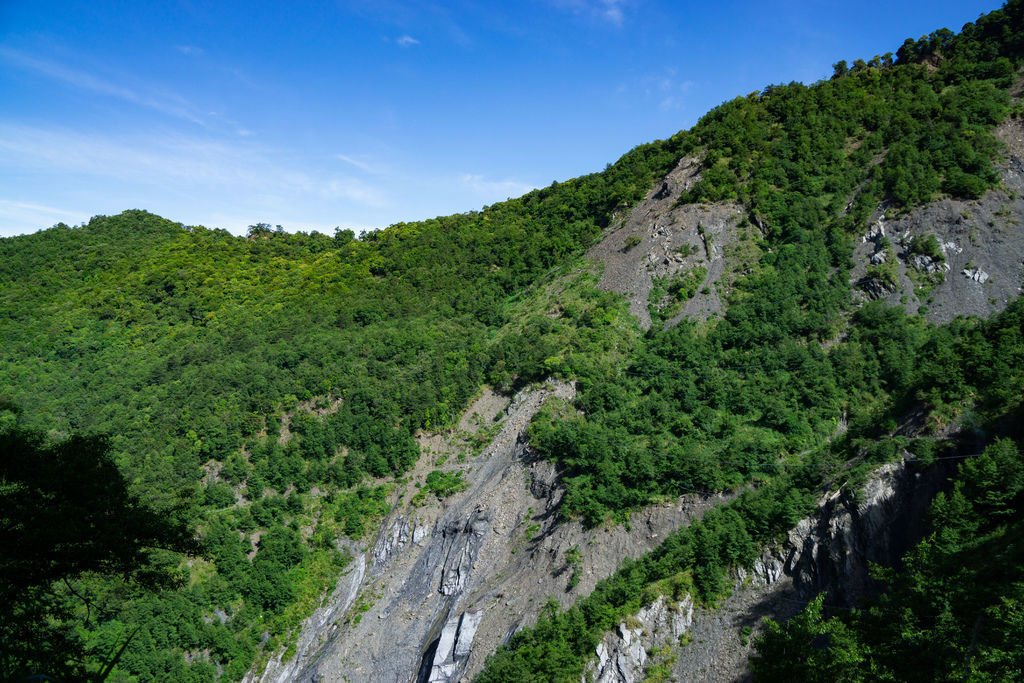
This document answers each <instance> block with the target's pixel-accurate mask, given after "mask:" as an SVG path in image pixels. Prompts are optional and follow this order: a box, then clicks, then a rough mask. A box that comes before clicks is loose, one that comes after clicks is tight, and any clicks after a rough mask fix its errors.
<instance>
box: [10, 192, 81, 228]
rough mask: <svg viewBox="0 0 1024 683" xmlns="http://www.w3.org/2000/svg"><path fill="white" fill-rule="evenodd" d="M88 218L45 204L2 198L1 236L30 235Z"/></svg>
mask: <svg viewBox="0 0 1024 683" xmlns="http://www.w3.org/2000/svg"><path fill="white" fill-rule="evenodd" d="M87 218H88V216H86V215H85V214H83V213H78V212H75V211H68V210H66V209H59V208H56V207H53V206H46V205H44V204H36V203H33V202H21V201H16V200H11V199H2V198H0V235H15V234H20V233H28V232H32V231H33V230H38V229H39V228H42V227H46V226H50V225H53V224H55V223H61V222H64V223H71V224H75V223H81V222H82V221H84V220H86V219H87Z"/></svg>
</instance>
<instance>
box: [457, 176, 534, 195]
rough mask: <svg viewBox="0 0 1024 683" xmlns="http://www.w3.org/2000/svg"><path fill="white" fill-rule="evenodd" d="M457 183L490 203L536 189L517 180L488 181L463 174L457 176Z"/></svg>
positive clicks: (480, 177) (484, 178)
mask: <svg viewBox="0 0 1024 683" xmlns="http://www.w3.org/2000/svg"><path fill="white" fill-rule="evenodd" d="M459 183H460V184H461V185H462V186H463V187H465V188H467V189H469V190H471V191H472V192H474V193H476V194H478V195H481V196H484V197H487V198H489V199H490V200H491V201H496V200H499V199H505V198H507V197H518V196H520V195H523V194H526V193H527V192H529V191H530V190H535V189H537V187H536V185H531V184H529V183H524V182H522V181H519V180H512V179H506V180H490V179H488V178H486V177H485V176H483V175H480V174H477V173H463V174H462V175H460V176H459Z"/></svg>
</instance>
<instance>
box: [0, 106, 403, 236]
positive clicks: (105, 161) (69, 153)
mask: <svg viewBox="0 0 1024 683" xmlns="http://www.w3.org/2000/svg"><path fill="white" fill-rule="evenodd" d="M297 163H298V164H299V165H297ZM7 169H17V170H18V172H19V173H20V174H22V175H24V176H32V177H34V178H38V179H40V181H39V184H40V185H45V184H47V182H48V181H47V179H49V178H60V179H61V183H63V184H64V185H65V186H70V187H77V188H100V190H99V191H100V192H101V193H102V195H103V196H98V195H97V196H95V197H93V198H92V199H91V200H90V206H89V207H88V208H87V209H86V210H87V211H90V212H92V213H96V212H103V211H104V210H106V209H105V208H102V207H105V206H110V205H113V206H114V207H119V208H128V207H130V206H133V205H134V203H133V202H135V201H136V200H135V198H136V197H149V198H156V200H157V201H159V202H162V203H163V205H169V206H171V207H172V209H173V207H174V206H175V205H176V203H178V204H180V202H181V200H182V198H188V199H189V201H190V202H191V201H195V202H196V203H197V204H198V203H204V204H206V205H211V204H213V205H220V206H221V208H222V210H224V209H231V207H238V208H237V209H236V210H235V212H237V213H242V212H245V211H247V212H251V213H252V214H255V215H256V216H260V215H264V216H265V215H269V214H271V213H277V214H278V215H280V214H287V213H290V214H291V215H295V214H296V213H297V211H296V207H302V206H304V205H309V206H317V207H320V208H321V209H322V210H323V211H328V212H329V213H337V214H340V215H347V214H349V215H350V214H352V213H353V212H356V213H358V212H362V211H363V210H364V209H365V208H366V207H370V208H379V207H386V206H387V205H388V200H389V193H388V192H387V190H386V189H385V188H384V187H383V186H379V185H377V184H373V183H370V182H368V181H366V180H363V179H360V178H353V177H349V176H347V175H344V174H332V173H330V171H329V170H326V171H324V170H321V169H317V168H315V166H314V165H313V164H305V165H303V164H301V162H296V160H294V159H291V160H290V159H289V156H288V154H287V153H284V152H282V151H280V150H275V149H272V148H267V147H263V146H260V145H258V144H255V143H251V142H248V141H240V140H237V139H236V140H235V141H234V142H230V143H229V142H223V141H220V140H214V139H208V138H205V137H195V136H183V135H167V134H156V133H154V134H148V135H145V136H130V135H118V136H116V137H109V136H102V135H95V134H88V135H87V134H83V133H78V132H69V131H65V130H54V129H43V128H35V127H30V126H16V125H6V124H2V123H0V173H3V172H4V171H5V170H7ZM0 196H2V190H0ZM79 199H80V198H79ZM20 200H21V198H15V197H8V198H7V199H5V201H7V202H8V204H9V206H8V207H7V209H8V211H12V210H13V209H14V208H18V207H15V206H13V204H14V203H24V204H25V206H22V207H21V209H20V210H22V212H23V213H24V212H25V211H27V210H28V209H29V208H30V207H29V205H28V203H27V202H20ZM32 201H35V202H36V203H37V204H38V205H39V206H40V207H42V206H43V205H44V204H46V203H49V202H48V200H46V199H40V198H37V197H33V198H32ZM49 201H53V200H49ZM150 201H152V199H151V200H150ZM54 203H56V202H54ZM97 206H98V207H101V208H98V209H97V208H96V207H97ZM0 208H2V207H0ZM147 208H153V209H157V208H158V207H156V206H152V205H151V206H149V207H147ZM61 211H63V210H62V209H53V210H52V211H51V213H52V216H53V217H52V218H48V217H46V215H43V210H42V208H39V209H37V210H36V213H37V214H39V215H38V216H37V217H36V218H35V219H33V223H32V224H34V225H35V226H36V227H41V226H42V225H43V224H51V223H53V222H55V221H56V220H68V219H76V220H82V218H81V217H80V216H79V215H78V214H76V213H74V212H65V213H66V214H67V216H66V217H65V216H64V215H63V214H61V213H60V212H61ZM3 215H4V214H3V213H0V218H2V216H3ZM90 215H91V213H90ZM176 217H178V216H176ZM180 219H184V220H196V219H195V218H189V217H188V216H184V215H183V216H180ZM202 220H206V219H202ZM250 222H252V221H251V220H250ZM246 225H247V224H246ZM291 225H292V226H294V227H298V226H296V225H295V223H294V222H293V223H292V224H291ZM300 225H301V223H300ZM5 227H8V226H4V225H0V229H3V228H5ZM232 227H233V226H232ZM243 227H244V226H243Z"/></svg>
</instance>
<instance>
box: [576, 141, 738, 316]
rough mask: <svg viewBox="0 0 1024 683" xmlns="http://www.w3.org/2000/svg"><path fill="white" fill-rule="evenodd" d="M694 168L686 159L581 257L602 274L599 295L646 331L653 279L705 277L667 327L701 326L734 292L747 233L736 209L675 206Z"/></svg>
mask: <svg viewBox="0 0 1024 683" xmlns="http://www.w3.org/2000/svg"><path fill="white" fill-rule="evenodd" d="M699 169H700V163H699V161H698V160H697V159H695V158H693V157H685V158H683V159H681V160H680V161H679V164H678V165H677V166H676V168H675V169H674V170H673V171H672V172H671V173H670V174H669V175H668V176H667V177H666V178H665V179H664V181H662V183H661V184H660V185H658V186H657V187H655V188H654V189H653V190H651V192H650V193H649V194H648V195H647V197H646V198H645V199H644V201H642V202H640V203H639V204H638V205H637V206H636V207H635V208H634V209H633V210H632V211H630V212H629V214H628V215H627V216H626V217H625V218H624V219H623V220H622V221H621V222H620V223H619V224H618V225H617V226H616V227H614V228H613V229H612V230H611V231H610V232H609V233H608V234H607V235H605V237H604V239H602V240H601V242H599V243H598V244H596V245H595V246H594V247H593V248H592V249H591V250H590V251H589V252H588V253H587V256H588V257H589V258H591V259H593V260H595V261H598V262H599V263H601V264H602V265H603V267H604V270H603V274H602V277H601V282H600V285H599V286H600V287H602V288H603V289H608V290H611V291H613V292H619V293H620V294H624V295H625V296H626V298H627V299H628V300H629V310H630V312H631V313H632V314H633V315H634V316H636V318H637V320H639V321H640V325H641V326H642V327H643V328H644V329H647V328H649V327H650V326H651V316H650V313H649V311H648V303H649V297H650V294H651V290H652V288H653V286H654V282H655V280H656V279H658V278H672V277H676V276H681V275H684V274H685V273H687V272H688V271H691V270H693V269H695V268H704V269H705V275H704V277H703V279H702V281H701V283H700V285H699V286H698V288H697V292H696V293H695V294H694V296H693V297H692V298H690V299H689V300H688V301H686V302H683V304H682V306H681V307H679V308H678V309H675V308H674V309H673V310H671V311H668V312H667V313H668V315H666V316H665V317H666V318H667V319H668V321H667V324H669V325H672V324H674V323H677V322H679V320H681V319H682V318H683V317H691V318H698V319H702V320H704V319H707V318H709V317H712V316H715V315H718V314H719V313H721V311H722V302H723V300H724V299H725V297H726V296H727V294H728V292H729V289H730V287H731V286H732V278H731V277H730V275H731V274H732V272H733V271H735V269H736V268H737V267H741V266H742V263H743V262H744V260H745V259H743V258H742V257H739V256H738V255H737V254H736V253H735V247H736V245H737V244H738V243H741V242H744V241H746V242H750V241H751V238H752V235H753V232H752V230H753V228H752V226H750V225H749V224H746V225H744V224H745V221H746V218H745V215H744V212H743V210H742V209H741V207H740V206H739V205H738V204H683V205H677V201H678V199H679V195H680V194H681V193H682V192H684V191H685V190H687V189H689V188H690V186H691V185H693V184H694V183H695V182H696V181H697V180H698V179H699V177H700V175H699Z"/></svg>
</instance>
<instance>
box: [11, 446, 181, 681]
mask: <svg viewBox="0 0 1024 683" xmlns="http://www.w3.org/2000/svg"><path fill="white" fill-rule="evenodd" d="M179 513H180V510H164V511H160V512H158V511H155V510H153V509H151V508H149V507H148V506H146V505H145V504H144V503H142V501H140V500H139V499H138V498H137V497H136V496H135V495H133V494H132V493H131V492H130V491H129V490H128V486H127V484H126V482H125V480H124V478H123V476H122V475H121V473H120V471H119V470H118V468H117V466H116V465H115V464H114V462H113V460H112V459H111V457H110V454H109V451H108V446H107V440H106V439H104V438H102V437H82V436H73V437H71V438H69V439H67V440H66V441H63V442H61V443H56V444H48V443H47V442H46V440H45V439H44V438H43V437H42V436H41V435H39V434H35V433H32V432H28V431H25V430H22V429H17V428H14V429H8V430H7V431H4V432H0V679H3V680H10V679H15V680H16V679H18V678H20V677H26V676H32V675H45V676H48V677H53V678H56V679H68V680H78V679H83V678H85V677H89V678H91V679H94V680H96V679H99V680H102V679H103V678H105V677H106V676H107V675H108V674H109V673H110V670H111V669H112V668H113V665H114V664H115V663H116V660H117V658H118V657H119V656H120V653H121V651H123V649H124V647H125V646H126V645H127V642H124V643H121V644H119V645H118V646H117V647H115V648H114V651H113V652H109V653H104V654H103V655H101V657H102V659H101V663H100V664H99V670H98V671H95V670H94V671H92V673H91V674H89V673H88V672H87V670H86V668H85V662H84V660H85V656H84V654H85V653H84V649H83V646H82V645H81V644H80V643H79V642H78V641H77V639H76V638H75V637H74V634H73V633H72V632H71V629H70V628H68V627H67V626H66V623H65V622H66V619H67V618H69V617H70V616H71V614H72V613H73V612H74V611H76V610H80V609H81V608H82V607H83V605H84V607H85V608H86V610H89V609H91V605H90V604H89V600H88V598H86V597H83V596H82V595H80V594H79V593H78V592H77V591H76V589H75V587H74V584H73V582H74V580H75V579H78V578H80V577H83V576H85V575H89V574H99V575H103V576H109V577H120V578H121V579H123V580H125V581H127V582H130V583H133V584H137V585H144V586H148V587H161V586H168V585H172V584H173V583H174V578H173V575H171V574H170V573H169V572H167V571H166V569H165V568H163V567H162V566H161V563H160V562H158V561H156V557H155V554H156V553H159V552H160V551H167V550H170V551H176V552H186V553H195V552H197V551H198V545H197V543H196V542H195V540H194V538H193V536H192V534H191V533H190V532H189V531H188V529H187V527H186V525H185V524H184V523H183V522H182V521H181V516H180V514H179ZM132 635H133V634H132ZM131 637H132V636H131V635H129V636H128V639H129V640H130V638H131ZM93 664H94V665H95V664H96V662H95V661H94V662H93ZM92 668H95V667H92Z"/></svg>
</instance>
